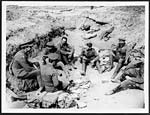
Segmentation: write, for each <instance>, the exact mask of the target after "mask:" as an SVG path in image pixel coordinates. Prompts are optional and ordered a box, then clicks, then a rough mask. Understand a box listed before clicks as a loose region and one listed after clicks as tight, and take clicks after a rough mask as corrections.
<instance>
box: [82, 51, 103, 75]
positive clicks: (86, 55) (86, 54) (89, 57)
mask: <svg viewBox="0 0 150 115" xmlns="http://www.w3.org/2000/svg"><path fill="white" fill-rule="evenodd" d="M80 58H81V60H80V62H81V63H82V75H85V73H86V68H87V65H88V64H89V63H91V61H93V62H94V63H93V65H96V67H97V69H98V71H99V72H100V64H99V57H98V54H97V53H96V51H95V49H94V48H90V49H89V48H83V49H82V52H81V55H80Z"/></svg>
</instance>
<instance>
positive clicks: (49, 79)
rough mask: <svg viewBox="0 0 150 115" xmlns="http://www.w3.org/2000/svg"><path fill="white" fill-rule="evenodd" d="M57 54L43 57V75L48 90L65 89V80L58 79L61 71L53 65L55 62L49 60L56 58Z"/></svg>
mask: <svg viewBox="0 0 150 115" xmlns="http://www.w3.org/2000/svg"><path fill="white" fill-rule="evenodd" d="M55 57H56V56H53V55H51V57H49V58H46V57H44V58H43V59H42V61H43V62H42V65H41V75H42V80H43V84H44V88H45V90H46V91H47V92H56V91H58V90H62V89H65V88H66V87H63V86H66V85H63V82H61V81H59V80H58V76H59V73H58V71H57V70H56V69H55V68H54V67H53V64H52V63H51V62H49V61H50V60H49V59H52V58H53V59H54V58H55Z"/></svg>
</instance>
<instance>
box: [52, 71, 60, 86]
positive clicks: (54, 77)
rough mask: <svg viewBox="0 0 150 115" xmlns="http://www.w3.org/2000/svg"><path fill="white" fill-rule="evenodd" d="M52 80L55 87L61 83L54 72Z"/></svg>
mask: <svg viewBox="0 0 150 115" xmlns="http://www.w3.org/2000/svg"><path fill="white" fill-rule="evenodd" d="M52 81H53V85H54V87H57V86H58V85H59V81H58V76H57V75H55V74H54V75H53V76H52Z"/></svg>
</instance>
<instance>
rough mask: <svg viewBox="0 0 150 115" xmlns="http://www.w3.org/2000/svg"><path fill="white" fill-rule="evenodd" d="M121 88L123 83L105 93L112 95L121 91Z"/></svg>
mask: <svg viewBox="0 0 150 115" xmlns="http://www.w3.org/2000/svg"><path fill="white" fill-rule="evenodd" d="M121 89H122V88H121V85H118V86H117V87H116V88H114V89H112V90H110V91H109V92H107V93H105V95H112V94H114V93H116V92H119V91H120V90H121Z"/></svg>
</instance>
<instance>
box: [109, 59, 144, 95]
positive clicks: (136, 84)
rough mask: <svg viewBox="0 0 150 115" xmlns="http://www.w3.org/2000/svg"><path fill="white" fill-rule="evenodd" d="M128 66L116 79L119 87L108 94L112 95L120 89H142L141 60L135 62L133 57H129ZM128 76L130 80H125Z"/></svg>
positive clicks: (142, 67)
mask: <svg viewBox="0 0 150 115" xmlns="http://www.w3.org/2000/svg"><path fill="white" fill-rule="evenodd" d="M129 60H130V62H129V64H128V65H127V66H126V68H125V69H124V70H123V71H122V72H121V75H120V76H119V77H117V78H116V81H118V80H119V81H120V82H121V83H120V85H119V86H117V87H116V88H114V89H113V90H112V91H111V92H109V93H108V94H113V93H115V92H118V91H120V90H122V89H127V88H138V89H142V90H143V89H144V87H143V86H144V62H143V60H136V58H135V57H132V56H130V57H129ZM126 76H129V77H130V78H128V79H127V78H126Z"/></svg>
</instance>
